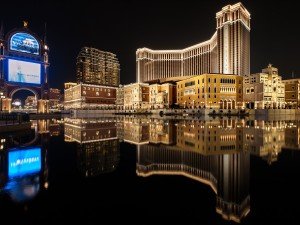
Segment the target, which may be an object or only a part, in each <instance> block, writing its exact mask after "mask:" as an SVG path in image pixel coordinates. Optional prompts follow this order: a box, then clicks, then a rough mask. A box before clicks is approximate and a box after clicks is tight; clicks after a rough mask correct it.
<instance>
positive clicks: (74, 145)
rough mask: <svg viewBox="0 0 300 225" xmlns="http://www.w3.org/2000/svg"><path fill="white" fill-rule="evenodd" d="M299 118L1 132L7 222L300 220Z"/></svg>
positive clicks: (131, 121)
mask: <svg viewBox="0 0 300 225" xmlns="http://www.w3.org/2000/svg"><path fill="white" fill-rule="evenodd" d="M299 132H300V121H286V120H280V119H277V120H271V121H267V120H245V119H224V118H223V119H218V118H217V119H214V120H206V121H204V120H188V119H185V120H178V119H177V120H175V119H169V120H162V119H155V118H146V117H145V118H142V117H141V118H137V117H115V118H113V117H110V118H104V117H103V118H97V119H74V118H73V119H72V118H65V119H62V120H39V121H32V129H31V130H30V131H27V132H17V133H10V134H0V141H1V142H0V149H1V150H0V215H1V220H0V224H75V223H76V224H77V223H78V222H81V223H83V224H159V223H165V224H231V223H232V224H237V223H241V224H275V223H276V224H278V223H280V224H300V218H299V215H300V207H299V204H298V203H299V201H300V197H299V196H300V195H299V190H300V185H299V184H298V183H299V182H298V180H299V177H300V152H299V150H300V149H299V148H300V136H299Z"/></svg>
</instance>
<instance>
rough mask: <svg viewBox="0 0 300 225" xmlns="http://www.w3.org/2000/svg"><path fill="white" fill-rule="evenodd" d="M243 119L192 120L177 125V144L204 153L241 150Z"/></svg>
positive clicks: (223, 152)
mask: <svg viewBox="0 0 300 225" xmlns="http://www.w3.org/2000/svg"><path fill="white" fill-rule="evenodd" d="M242 126H243V121H240V120H212V121H201V120H190V121H186V120H183V121H180V122H179V123H178V125H177V146H178V147H180V148H185V149H187V150H189V151H196V152H199V153H202V154H225V153H232V152H239V151H241V150H242V146H243V129H242Z"/></svg>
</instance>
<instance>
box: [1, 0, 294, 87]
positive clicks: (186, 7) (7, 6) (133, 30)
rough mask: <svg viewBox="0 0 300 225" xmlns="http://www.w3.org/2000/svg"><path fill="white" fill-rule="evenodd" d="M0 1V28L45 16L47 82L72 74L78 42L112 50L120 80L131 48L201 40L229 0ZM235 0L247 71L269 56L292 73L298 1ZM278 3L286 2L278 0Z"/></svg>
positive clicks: (38, 27)
mask: <svg viewBox="0 0 300 225" xmlns="http://www.w3.org/2000/svg"><path fill="white" fill-rule="evenodd" d="M80 2H81V4H78V3H74V1H64V2H58V1H57V2H56V1H52V0H51V1H50V0H49V1H38V0H36V1H32V0H26V1H20V2H19V1H16V0H12V1H1V12H0V19H1V20H3V22H4V25H5V31H6V32H7V31H9V30H11V29H13V28H15V27H21V26H22V21H23V20H24V19H25V20H28V21H29V28H30V29H31V30H32V31H33V32H35V33H37V34H38V35H41V36H42V35H43V33H44V32H43V30H44V23H45V22H47V40H48V45H49V47H50V50H51V52H50V54H51V55H50V63H51V68H50V85H51V86H52V87H59V88H62V87H63V83H64V82H66V81H75V61H76V56H77V54H78V52H79V51H80V48H81V47H83V46H91V47H95V48H99V49H101V50H104V51H111V52H113V53H116V54H117V57H118V59H119V61H120V64H121V82H122V83H123V84H126V83H129V82H134V81H135V51H136V49H137V48H140V47H149V48H153V49H180V48H185V47H187V46H190V45H193V44H196V43H199V42H202V41H205V40H208V39H209V38H210V37H211V36H212V34H213V33H214V32H215V26H216V25H215V24H216V22H215V13H216V12H217V11H219V10H220V9H221V8H222V7H223V6H225V5H227V4H231V3H236V2H237V1H225V0H197V1H196V0H181V1H176V0H173V1H162V0H160V1H158V0H151V1H150V0H148V1H143V0H120V1H113V0H109V1H108V0H107V1H88V0H83V1H80ZM280 2H281V4H278V3H275V1H265V0H264V1H261V0H248V1H242V3H243V4H244V5H245V7H246V8H247V9H248V11H249V12H250V13H251V17H252V20H251V26H252V30H251V72H252V73H254V72H259V71H260V70H261V69H262V68H263V67H265V66H266V65H267V64H268V63H269V62H270V63H272V64H273V65H274V66H276V67H278V68H279V71H280V74H281V75H282V76H283V77H285V78H289V77H291V74H292V71H294V74H295V77H300V63H299V57H298V56H299V50H300V41H299V40H300V29H299V22H300V20H299V16H298V8H297V7H296V6H295V4H293V2H291V1H280ZM285 2H288V3H286V4H285Z"/></svg>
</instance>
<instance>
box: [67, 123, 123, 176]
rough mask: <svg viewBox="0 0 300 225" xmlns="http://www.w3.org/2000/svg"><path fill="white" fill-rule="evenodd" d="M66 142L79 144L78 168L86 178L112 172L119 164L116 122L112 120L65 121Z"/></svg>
mask: <svg viewBox="0 0 300 225" xmlns="http://www.w3.org/2000/svg"><path fill="white" fill-rule="evenodd" d="M64 129H65V140H67V141H75V142H77V158H78V167H79V170H80V172H81V174H83V175H84V176H86V177H89V176H96V175H99V174H101V173H108V172H112V171H113V170H115V169H116V167H117V165H118V163H119V155H120V153H119V148H120V147H119V139H118V138H117V132H116V122H114V120H113V119H111V118H100V119H71V118H67V119H66V120H65V128H64Z"/></svg>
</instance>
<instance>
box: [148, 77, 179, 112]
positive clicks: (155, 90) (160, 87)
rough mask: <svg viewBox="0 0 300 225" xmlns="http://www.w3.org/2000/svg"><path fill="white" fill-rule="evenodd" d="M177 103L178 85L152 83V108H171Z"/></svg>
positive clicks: (150, 94)
mask: <svg viewBox="0 0 300 225" xmlns="http://www.w3.org/2000/svg"><path fill="white" fill-rule="evenodd" d="M175 103H176V85H174V84H171V83H164V84H151V85H150V86H149V104H150V108H151V109H163V108H170V107H172V106H173V105H174V104H175Z"/></svg>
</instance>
